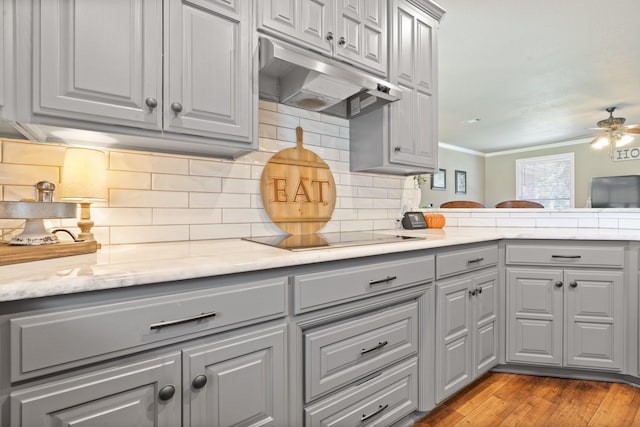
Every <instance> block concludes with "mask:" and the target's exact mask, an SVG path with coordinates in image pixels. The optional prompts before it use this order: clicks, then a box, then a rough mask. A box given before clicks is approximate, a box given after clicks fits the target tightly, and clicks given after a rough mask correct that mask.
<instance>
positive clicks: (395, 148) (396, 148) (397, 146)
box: [393, 145, 402, 153]
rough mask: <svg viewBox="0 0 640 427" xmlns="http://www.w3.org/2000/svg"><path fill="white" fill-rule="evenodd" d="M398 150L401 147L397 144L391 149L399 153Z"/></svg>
mask: <svg viewBox="0 0 640 427" xmlns="http://www.w3.org/2000/svg"><path fill="white" fill-rule="evenodd" d="M400 150H402V148H401V147H400V146H399V145H396V146H395V147H393V151H395V152H396V153H399V152H400Z"/></svg>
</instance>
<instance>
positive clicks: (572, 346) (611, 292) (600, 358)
mask: <svg viewBox="0 0 640 427" xmlns="http://www.w3.org/2000/svg"><path fill="white" fill-rule="evenodd" d="M623 287H624V281H623V273H622V271H580V270H566V271H565V295H566V297H565V301H566V310H565V311H566V314H565V317H566V331H565V345H566V350H565V364H566V365H567V366H581V367H593V368H600V369H615V370H619V369H622V357H623V349H624V347H623V342H622V340H623V325H622V319H624V314H625V310H624V300H623V298H624V297H623Z"/></svg>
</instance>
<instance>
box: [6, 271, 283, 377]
mask: <svg viewBox="0 0 640 427" xmlns="http://www.w3.org/2000/svg"><path fill="white" fill-rule="evenodd" d="M286 283H287V280H286V278H279V279H273V280H268V281H258V282H251V283H244V284H240V285H228V286H219V287H216V288H212V289H207V290H199V291H190V292H183V293H178V294H172V295H163V296H159V297H152V298H141V299H137V300H134V301H127V302H120V303H113V304H103V305H96V306H93V307H87V308H81V309H74V310H65V311H59V312H56V313H47V314H40V315H33V316H26V317H16V318H13V319H11V320H10V334H11V378H12V380H14V381H15V380H18V379H22V378H27V377H30V376H34V375H37V374H43V373H48V372H53V371H55V370H57V369H62V368H67V367H73V366H78V365H81V364H83V363H89V362H93V361H97V360H103V359H107V358H109V357H113V356H115V355H120V354H122V353H119V354H113V353H114V352H119V351H120V352H121V351H122V350H125V349H132V348H135V347H137V346H141V345H146V344H152V343H159V342H162V341H163V340H168V339H175V338H176V337H178V338H179V337H180V336H182V335H188V334H193V333H199V332H200V333H201V332H202V331H208V330H211V331H216V330H218V329H221V328H225V329H228V328H229V327H230V325H235V324H237V325H238V326H240V325H244V324H247V323H250V322H251V321H254V320H255V321H257V320H258V319H260V320H263V319H268V318H274V317H277V316H279V315H284V313H285V307H286V294H285V292H286ZM69 363H71V364H70V365H67V366H62V365H65V364H69Z"/></svg>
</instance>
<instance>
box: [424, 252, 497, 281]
mask: <svg viewBox="0 0 640 427" xmlns="http://www.w3.org/2000/svg"><path fill="white" fill-rule="evenodd" d="M496 264H498V245H497V244H494V245H486V246H481V247H476V248H466V249H461V250H456V251H451V252H444V253H439V254H437V255H436V278H437V279H442V278H444V277H449V276H453V275H456V274H461V273H465V272H467V271H472V270H477V269H478V268H482V267H487V266H490V265H496Z"/></svg>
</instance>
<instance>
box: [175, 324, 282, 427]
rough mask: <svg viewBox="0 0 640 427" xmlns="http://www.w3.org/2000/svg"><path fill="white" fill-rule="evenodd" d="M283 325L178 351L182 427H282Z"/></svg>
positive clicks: (236, 334) (239, 333)
mask: <svg viewBox="0 0 640 427" xmlns="http://www.w3.org/2000/svg"><path fill="white" fill-rule="evenodd" d="M286 337H287V335H286V327H285V326H284V325H282V326H276V327H272V328H265V329H263V330H260V331H257V332H252V333H242V332H238V333H235V334H234V335H233V337H231V338H229V339H224V340H216V341H214V342H211V343H206V344H202V345H196V346H193V347H187V348H185V349H184V350H183V352H182V354H183V361H182V365H183V368H182V369H183V381H184V385H183V390H184V394H183V396H184V399H183V405H184V407H183V408H184V409H183V416H184V418H183V424H182V425H183V426H192V427H198V426H272V427H279V426H284V425H287V418H286V417H287V412H286V409H287V400H286V377H287V375H286V373H287V369H288V366H289V363H288V361H287V357H286V352H285V348H286Z"/></svg>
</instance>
